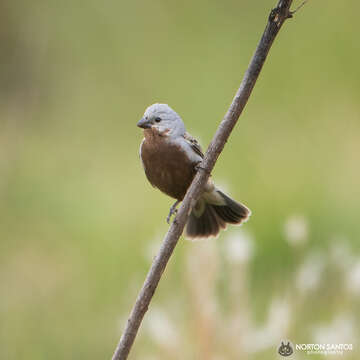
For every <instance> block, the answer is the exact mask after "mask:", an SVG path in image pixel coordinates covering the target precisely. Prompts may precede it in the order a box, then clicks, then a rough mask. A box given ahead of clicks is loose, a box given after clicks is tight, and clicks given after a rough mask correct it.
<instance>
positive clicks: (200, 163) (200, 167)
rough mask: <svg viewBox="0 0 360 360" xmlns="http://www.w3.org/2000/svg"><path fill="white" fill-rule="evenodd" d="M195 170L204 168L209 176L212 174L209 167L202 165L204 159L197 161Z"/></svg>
mask: <svg viewBox="0 0 360 360" xmlns="http://www.w3.org/2000/svg"><path fill="white" fill-rule="evenodd" d="M195 170H196V171H200V170H202V171H204V172H206V173H207V174H208V175H209V176H211V172H210V171H209V170H208V169H205V168H204V167H203V166H202V161H200V162H199V163H197V164H196V165H195Z"/></svg>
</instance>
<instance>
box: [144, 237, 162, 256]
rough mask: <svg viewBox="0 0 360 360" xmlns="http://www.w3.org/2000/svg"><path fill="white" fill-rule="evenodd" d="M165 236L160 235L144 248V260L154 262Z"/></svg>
mask: <svg viewBox="0 0 360 360" xmlns="http://www.w3.org/2000/svg"><path fill="white" fill-rule="evenodd" d="M162 237H163V234H161V233H158V234H157V235H156V236H154V238H153V239H151V240H150V241H149V243H148V244H147V245H146V246H145V248H144V253H143V254H144V258H145V259H146V260H148V261H150V262H152V261H153V260H154V257H155V256H156V254H157V253H158V252H159V249H160V246H161V241H162Z"/></svg>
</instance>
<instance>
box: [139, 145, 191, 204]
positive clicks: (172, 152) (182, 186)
mask: <svg viewBox="0 0 360 360" xmlns="http://www.w3.org/2000/svg"><path fill="white" fill-rule="evenodd" d="M141 157H142V161H143V164H144V168H145V173H146V176H147V178H148V180H149V181H150V183H151V184H152V185H154V186H156V187H157V188H158V189H159V190H161V191H162V192H164V193H165V194H167V195H169V196H171V197H173V198H175V199H178V200H182V199H183V197H184V196H185V193H186V190H187V189H188V187H189V186H190V184H191V182H192V180H193V178H194V175H195V169H194V164H193V163H192V162H191V161H190V160H189V159H188V157H187V156H186V154H185V153H184V152H183V151H182V150H181V149H179V148H178V147H177V146H175V145H166V146H161V145H158V146H157V147H156V148H155V149H153V148H152V147H147V146H146V144H145V143H144V145H143V147H142V151H141Z"/></svg>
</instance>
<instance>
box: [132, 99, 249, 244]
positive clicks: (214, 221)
mask: <svg viewBox="0 0 360 360" xmlns="http://www.w3.org/2000/svg"><path fill="white" fill-rule="evenodd" d="M137 126H138V127H140V128H142V129H144V136H145V137H144V139H143V141H142V143H141V145H140V158H141V161H142V164H143V167H144V170H145V174H146V177H147V178H148V180H149V181H150V183H151V184H152V185H153V186H154V187H157V188H158V189H159V190H161V191H162V192H164V193H165V194H167V195H169V196H171V197H173V198H174V199H176V200H177V201H176V202H175V204H174V205H173V206H172V207H171V209H170V213H169V216H168V217H167V221H168V222H169V220H170V218H171V216H172V215H173V214H175V213H176V206H177V205H178V203H179V202H180V201H182V200H183V198H184V196H185V193H186V191H187V189H188V187H189V186H190V184H191V182H192V180H193V178H194V176H195V174H196V172H197V170H198V169H199V164H200V163H201V162H202V160H203V157H204V154H203V152H202V150H201V147H200V145H199V143H198V142H197V141H196V140H195V139H194V138H193V137H192V136H191V135H190V134H188V133H187V132H186V131H185V125H184V123H183V121H182V119H181V117H180V116H179V115H178V114H177V113H176V112H175V111H174V110H173V109H171V108H170V106H168V105H167V104H153V105H151V106H149V107H148V108H147V109H146V110H145V113H144V116H143V118H142V119H141V120H140V121H139V122H138V123H137ZM250 214H251V211H250V210H249V209H248V208H247V207H246V206H245V205H243V204H240V203H238V202H236V201H234V200H232V199H231V198H230V197H229V196H227V195H225V194H224V193H223V192H222V191H220V190H219V189H218V188H216V186H215V185H214V183H213V181H212V180H211V179H210V178H209V180H208V182H207V184H206V186H205V189H204V191H203V193H202V195H201V197H200V199H199V200H198V201H197V203H196V204H195V206H194V208H193V209H192V211H191V214H190V216H189V218H188V221H187V224H186V232H185V234H186V236H187V237H188V238H191V239H196V238H207V237H210V236H216V235H217V234H218V233H219V231H220V229H225V228H226V225H227V223H229V224H238V225H239V224H241V223H243V222H244V221H246V220H247V219H248V218H249V216H250Z"/></svg>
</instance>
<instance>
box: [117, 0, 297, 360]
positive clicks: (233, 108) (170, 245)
mask: <svg viewBox="0 0 360 360" xmlns="http://www.w3.org/2000/svg"><path fill="white" fill-rule="evenodd" d="M292 1H293V0H279V2H278V5H277V7H276V8H275V9H273V10H272V11H271V13H270V16H269V19H268V23H267V25H266V28H265V31H264V33H263V35H262V38H261V40H260V42H259V44H258V46H257V48H256V51H255V54H254V55H253V57H252V59H251V62H250V65H249V67H248V69H247V71H246V73H245V75H244V78H243V80H242V82H241V84H240V88H239V89H238V91H237V92H236V95H235V97H234V99H233V101H232V103H231V105H230V108H229V110H228V111H227V113H226V115H225V117H224V119H223V120H222V122H221V123H220V125H219V128H218V129H217V131H216V133H215V136H214V138H213V140H212V142H211V143H210V145H209V147H208V149H207V151H206V154H205V157H204V160H203V163H202V166H201V171H198V173H197V174H196V176H195V178H194V180H193V182H192V184H191V186H190V187H189V189H188V191H187V193H186V196H185V198H184V200H183V203H182V205H181V207H180V209H179V212H178V214H177V216H176V218H175V220H174V221H173V223H172V224H171V226H170V228H169V230H168V232H167V234H166V236H165V238H164V240H163V243H162V245H161V248H160V250H159V252H158V254H157V256H156V257H155V259H154V261H153V263H152V265H151V268H150V270H149V272H148V274H147V276H146V279H145V282H144V284H143V287H142V289H141V291H140V293H139V295H138V297H137V299H136V302H135V305H134V307H133V309H132V311H131V314H130V317H129V319H128V321H127V324H126V327H125V331H124V333H123V335H122V336H121V339H120V342H119V344H118V346H117V348H116V350H115V352H114V355H113V358H112V360H125V359H127V357H128V354H129V352H130V349H131V346H132V344H133V342H134V340H135V337H136V335H137V332H138V329H139V327H140V324H141V322H142V319H143V317H144V315H145V312H146V311H147V309H148V306H149V304H150V301H151V299H152V297H153V295H154V292H155V290H156V288H157V286H158V283H159V281H160V278H161V275H162V273H163V272H164V270H165V267H166V265H167V263H168V261H169V259H170V256H171V254H172V252H173V251H174V248H175V246H176V244H177V242H178V240H179V237H180V236H181V234H182V232H183V229H184V226H185V224H186V220H187V218H188V215H189V213H190V211H191V209H192V207H193V206H194V204H195V203H196V200H197V199H198V198H199V196H200V194H201V192H202V189H203V188H204V186H205V184H206V182H207V180H208V177H209V174H210V173H211V171H212V169H213V167H214V165H215V163H216V160H217V158H218V157H219V155H220V153H221V151H222V150H223V148H224V145H225V143H226V141H227V139H228V138H229V136H230V133H231V131H232V130H233V128H234V126H235V124H236V122H237V121H238V118H239V116H240V115H241V113H242V111H243V109H244V107H245V105H246V103H247V100H248V98H249V96H250V94H251V91H252V89H253V87H254V85H255V83H256V80H257V78H258V76H259V73H260V71H261V69H262V67H263V65H264V62H265V59H266V57H267V54H268V52H269V50H270V48H271V45H272V43H273V41H274V39H275V37H276V35H277V34H278V32H279V30H280V28H281V26H282V25H283V23H284V22H285V20H286V19H287V18H290V17H291V16H292V13H291V12H290V6H291V4H292Z"/></svg>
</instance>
